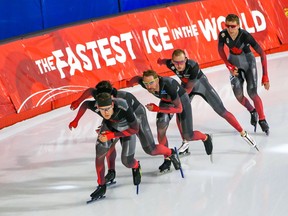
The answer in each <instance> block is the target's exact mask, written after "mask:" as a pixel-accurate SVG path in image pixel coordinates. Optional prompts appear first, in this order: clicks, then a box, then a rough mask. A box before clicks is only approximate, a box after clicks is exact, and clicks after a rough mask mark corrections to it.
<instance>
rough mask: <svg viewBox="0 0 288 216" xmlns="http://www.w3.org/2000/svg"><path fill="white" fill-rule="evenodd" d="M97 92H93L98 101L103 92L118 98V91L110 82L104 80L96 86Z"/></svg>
mask: <svg viewBox="0 0 288 216" xmlns="http://www.w3.org/2000/svg"><path fill="white" fill-rule="evenodd" d="M95 88H96V90H95V91H93V93H92V94H93V97H94V98H95V99H96V98H97V95H98V94H100V93H103V92H106V93H109V94H111V95H113V96H114V97H116V94H117V90H116V89H115V88H113V86H112V84H111V83H110V82H109V81H108V80H103V81H101V82H99V83H98V84H97V85H96V86H95Z"/></svg>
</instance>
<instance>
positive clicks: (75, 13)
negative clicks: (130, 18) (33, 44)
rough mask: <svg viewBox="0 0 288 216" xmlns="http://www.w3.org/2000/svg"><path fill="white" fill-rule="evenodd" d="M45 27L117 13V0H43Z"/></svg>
mask: <svg viewBox="0 0 288 216" xmlns="http://www.w3.org/2000/svg"><path fill="white" fill-rule="evenodd" d="M42 2H43V16H44V28H50V27H55V26H59V25H62V24H67V23H73V22H76V21H81V20H87V19H91V18H97V17H103V16H107V15H111V14H117V13H118V11H119V9H118V1H117V0H61V1H59V0H42Z"/></svg>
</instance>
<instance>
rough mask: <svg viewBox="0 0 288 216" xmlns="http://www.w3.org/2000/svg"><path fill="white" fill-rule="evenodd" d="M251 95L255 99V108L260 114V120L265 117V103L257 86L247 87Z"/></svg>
mask: <svg viewBox="0 0 288 216" xmlns="http://www.w3.org/2000/svg"><path fill="white" fill-rule="evenodd" d="M247 92H248V95H249V97H250V98H251V99H252V100H253V103H254V106H255V109H256V111H257V113H258V115H259V120H263V119H265V114H264V109H263V103H262V100H261V98H260V97H259V95H258V94H257V89H256V88H251V89H247Z"/></svg>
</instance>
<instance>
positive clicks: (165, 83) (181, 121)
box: [138, 76, 213, 170]
mask: <svg viewBox="0 0 288 216" xmlns="http://www.w3.org/2000/svg"><path fill="white" fill-rule="evenodd" d="M138 83H139V84H140V85H141V86H142V87H143V88H145V89H147V88H146V86H145V85H144V83H143V79H142V78H140V79H139V80H138ZM159 87H160V90H159V92H154V93H153V95H154V96H155V97H157V98H159V99H160V102H159V108H160V109H162V110H166V111H165V112H158V113H157V120H156V125H157V136H158V141H159V144H161V145H165V146H168V139H167V136H166V131H167V129H168V126H169V122H170V120H171V118H172V117H173V114H174V113H176V120H177V125H178V128H179V131H180V133H181V136H182V138H183V139H186V140H189V141H190V140H191V141H192V140H202V141H203V142H204V146H205V150H206V153H207V154H208V155H210V154H211V153H212V150H213V145H212V140H211V137H210V135H207V136H208V138H207V140H206V141H204V140H205V139H206V137H207V136H206V135H205V134H203V133H202V132H200V131H193V123H192V122H193V120H192V108H191V104H190V101H189V97H188V94H187V93H186V91H185V89H184V88H182V87H181V86H180V85H179V83H178V82H177V81H176V80H174V79H173V78H171V77H160V76H159ZM179 105H180V106H181V107H182V111H181V112H177V110H176V108H175V107H177V106H179ZM165 163H169V162H168V161H166V160H164V164H165ZM164 164H162V165H164ZM160 167H161V166H160ZM160 167H159V169H160V170H161V168H160Z"/></svg>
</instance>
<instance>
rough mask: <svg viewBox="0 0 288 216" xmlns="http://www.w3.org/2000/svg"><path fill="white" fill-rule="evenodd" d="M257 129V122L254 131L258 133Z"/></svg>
mask: <svg viewBox="0 0 288 216" xmlns="http://www.w3.org/2000/svg"><path fill="white" fill-rule="evenodd" d="M256 130H257V124H256V125H254V133H256Z"/></svg>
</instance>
